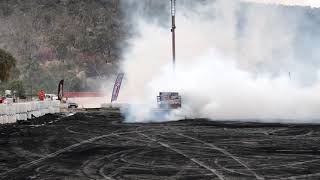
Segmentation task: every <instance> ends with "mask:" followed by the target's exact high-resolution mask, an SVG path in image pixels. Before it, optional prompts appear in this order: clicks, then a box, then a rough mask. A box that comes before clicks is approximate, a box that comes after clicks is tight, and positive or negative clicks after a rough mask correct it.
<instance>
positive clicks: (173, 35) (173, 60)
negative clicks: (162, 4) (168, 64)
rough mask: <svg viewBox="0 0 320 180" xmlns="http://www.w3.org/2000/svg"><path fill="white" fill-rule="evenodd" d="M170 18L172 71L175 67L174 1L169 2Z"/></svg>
mask: <svg viewBox="0 0 320 180" xmlns="http://www.w3.org/2000/svg"><path fill="white" fill-rule="evenodd" d="M171 16H172V28H171V32H172V63H173V69H175V66H176V35H175V30H176V18H175V16H176V0H171Z"/></svg>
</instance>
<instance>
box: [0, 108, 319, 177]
mask: <svg viewBox="0 0 320 180" xmlns="http://www.w3.org/2000/svg"><path fill="white" fill-rule="evenodd" d="M123 119H124V118H123V117H122V116H121V115H120V113H119V112H118V111H116V110H106V111H94V112H78V113H75V114H70V113H64V114H56V115H46V116H44V117H41V118H38V119H34V120H32V121H29V122H24V123H17V124H12V125H6V126H4V125H2V126H0V178H1V179H136V180H143V179H146V180H151V179H161V180H162V179H190V180H193V179H232V180H233V179H244V180H247V179H320V140H319V137H320V126H319V125H293V124H291V125H290V124H260V123H243V122H221V121H208V120H205V119H191V120H181V121H176V122H167V123H145V124H137V123H135V124H129V123H124V122H123Z"/></svg>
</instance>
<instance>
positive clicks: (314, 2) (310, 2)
mask: <svg viewBox="0 0 320 180" xmlns="http://www.w3.org/2000/svg"><path fill="white" fill-rule="evenodd" d="M242 1H243V2H254V3H264V4H279V5H286V6H309V7H313V8H319V7H320V2H319V0H242Z"/></svg>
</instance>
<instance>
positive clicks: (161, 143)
mask: <svg viewBox="0 0 320 180" xmlns="http://www.w3.org/2000/svg"><path fill="white" fill-rule="evenodd" d="M138 134H140V135H141V136H143V137H145V138H147V139H149V140H151V141H153V142H156V143H158V144H160V145H161V146H163V147H166V148H168V149H170V150H172V151H174V152H176V153H178V154H180V155H182V156H184V157H185V158H187V159H189V160H190V161H192V162H194V163H196V164H198V165H199V166H201V167H203V168H205V169H207V170H209V171H210V172H212V173H213V174H214V175H216V176H217V177H218V178H219V179H220V180H224V179H225V178H224V176H223V175H222V174H220V173H219V172H218V171H217V170H216V169H213V168H211V167H209V166H207V165H206V164H204V163H203V162H201V161H200V160H198V159H196V158H191V157H190V156H188V155H187V154H185V153H183V152H182V151H180V150H179V149H176V148H174V147H172V146H170V145H169V144H166V143H163V142H161V141H158V140H156V139H153V138H151V137H150V136H147V135H146V134H143V133H141V132H139V133H138Z"/></svg>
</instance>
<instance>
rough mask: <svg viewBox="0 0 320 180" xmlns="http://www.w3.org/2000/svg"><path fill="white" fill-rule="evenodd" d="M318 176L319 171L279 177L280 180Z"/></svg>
mask: <svg viewBox="0 0 320 180" xmlns="http://www.w3.org/2000/svg"><path fill="white" fill-rule="evenodd" d="M317 176H320V173H314V174H305V175H300V176H291V177H285V178H279V179H281V180H290V179H291V180H295V179H297V178H304V179H306V178H311V177H317Z"/></svg>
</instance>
